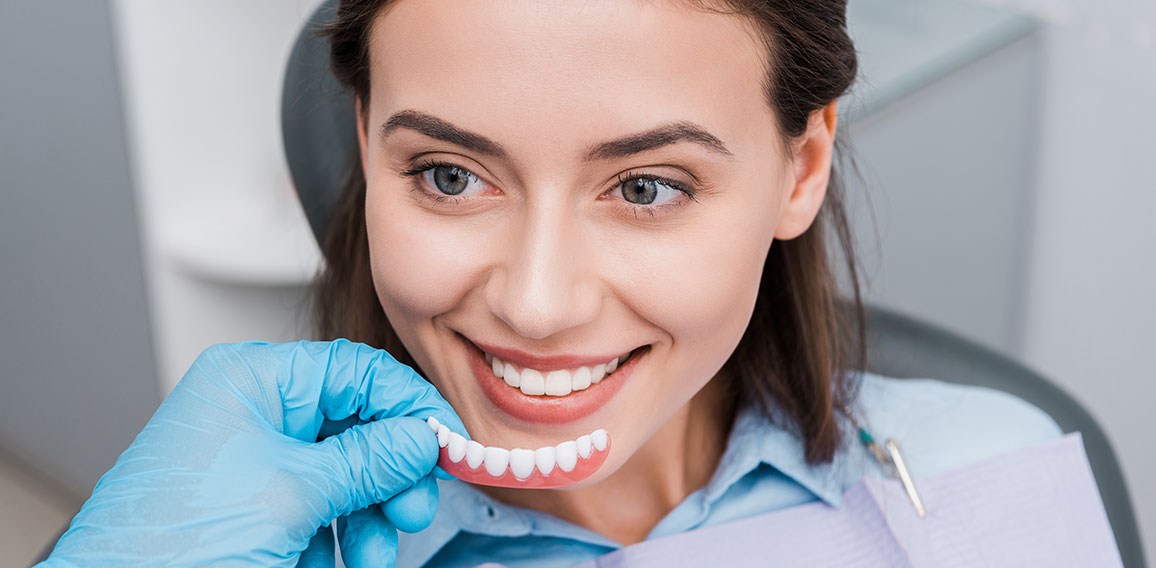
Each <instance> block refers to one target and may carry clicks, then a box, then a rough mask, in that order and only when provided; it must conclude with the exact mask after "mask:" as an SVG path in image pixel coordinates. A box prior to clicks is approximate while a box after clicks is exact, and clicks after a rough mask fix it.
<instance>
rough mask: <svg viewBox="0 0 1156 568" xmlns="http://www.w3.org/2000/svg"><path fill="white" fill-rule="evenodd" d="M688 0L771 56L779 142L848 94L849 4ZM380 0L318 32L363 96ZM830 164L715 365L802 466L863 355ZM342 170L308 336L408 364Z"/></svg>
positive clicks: (345, 79) (355, 167)
mask: <svg viewBox="0 0 1156 568" xmlns="http://www.w3.org/2000/svg"><path fill="white" fill-rule="evenodd" d="M694 3H695V4H696V5H698V7H700V8H702V9H708V10H713V11H724V10H725V11H727V12H730V13H736V14H739V15H743V16H746V17H749V18H751V20H752V21H753V22H754V23H756V24H757V25H758V28H759V30H760V31H761V33H762V36H763V40H764V42H765V43H766V46H767V54H768V55H769V57H768V59H767V62H768V72H767V75H766V77H764V79H763V85H764V89H765V90H766V95H767V100H768V103H769V104H770V106H771V108H772V109H773V110H774V112H775V114H776V118H777V119H778V123H779V124H780V128H781V131H780V133H779V134H780V136H781V137H782V138H783V139H784V141H790V140H791V139H793V138H796V137H798V136H800V135H801V134H803V132H804V131H805V130H806V127H807V122H808V119H809V117H810V115H811V113H812V112H814V111H816V110H819V109H821V108H823V107H824V106H826V105H827V104H828V103H830V102H831V101H833V100H835V99H837V98H838V97H839V96H841V95H842V94H843V93H845V92H846V91H847V89H848V88H849V87H850V86H851V84H852V82H853V81H854V79H855V74H856V68H857V59H856V54H855V48H854V46H853V45H852V43H851V39H850V37H849V36H848V34H847V28H846V0H808V1H803V0H777V1H767V0H717V1H715V2H709V1H702V0H699V1H696V2H694ZM388 4H389V0H342V1H341V3H340V5H339V6H338V8H337V18H336V21H335V22H334V23H332V24H331V25H330V26H329V27H327V28H326V30H325V33H326V35H327V36H328V37H329V41H330V49H331V51H330V58H331V67H332V71H333V73H334V75H335V76H336V77H337V79H338V80H339V81H341V83H342V84H343V85H345V87H346V88H348V89H350V90H351V91H352V92H353V94H354V95H356V96H358V97H359V98H360V99H361V100H362V101H367V100H369V33H370V29H371V27H372V26H371V25H372V22H373V20H374V18H375V17H376V15H377V14H378V13H379V11H380V10H381V9H383V8H385V7H386V6H387V5H388ZM362 110H363V112H364V110H365V109H364V107H363V109H362ZM362 120H364V117H362ZM840 146H841V144H840ZM787 147H788V148H789V147H790V146H789V145H787ZM836 170H837V168H834V167H833V168H832V172H831V180H830V184H829V186H828V188H827V195H826V198H825V200H824V203H823V206H822V208H821V209H820V212H819V215H818V216H817V218H816V219H815V221H814V223H813V224H812V225H811V227H810V228H808V229H807V231H805V232H804V233H803V234H802V235H800V236H798V237H797V238H794V239H791V240H789V241H778V242H776V243H775V245H774V246H772V247H771V249H770V253H769V254H768V255H767V259H766V263H765V264H764V267H763V274H762V280H761V282H760V285H759V293H758V298H757V300H756V302H755V307H754V313H753V315H752V317H751V321H750V324H749V325H748V326H747V329H746V332H745V333H744V335H743V338H742V339H741V340H740V342H739V344H738V347H736V349H735V351H734V353H732V354H731V356H730V358H729V359H728V360H727V362H726V364H725V365H724V367H723V376H724V377H726V378H727V379H728V380H730V381H731V382H732V384H731V385H730V387H731V389H730V390H731V392H732V394H733V395H734V396H735V397H736V402H738V403H740V404H753V405H755V406H756V407H757V408H759V409H760V410H761V411H762V412H763V413H764V414H765V415H766V416H767V417H768V418H770V419H771V420H774V421H776V423H778V424H780V425H781V426H783V427H787V428H789V429H791V430H792V431H794V432H795V433H796V434H797V435H799V436H800V437H801V438H802V440H803V442H804V444H805V447H806V459H807V461H808V462H810V463H819V462H826V461H830V460H831V458H832V456H833V455H834V454H835V452H836V451H837V450H838V449H839V447H840V444H841V443H842V440H843V435H842V434H843V432H842V427H841V424H840V421H839V420H838V417H839V415H844V416H850V415H851V410H850V406H851V404H852V401H853V400H854V397H855V391H856V386H857V383H856V377H857V374H856V373H855V372H854V371H855V370H857V369H861V368H863V365H864V363H865V359H866V352H865V330H864V319H863V305H862V298H861V296H860V290H859V283H858V271H857V262H856V258H855V254H854V250H853V245H852V242H853V241H852V236H851V230H850V226H849V223H848V219H847V212H846V210H845V207H844V203H843V187H842V184H841V182H840V178H839V176H838V172H837V171H836ZM348 172H349V173H348V177H347V179H346V180H345V184H344V187H345V190H344V192H343V195H342V196H341V199H340V202H339V203H338V205H337V208H336V210H335V212H334V215H333V217H332V218H331V219H330V220H329V222H328V224H327V230H326V235H325V238H324V242H323V243H322V252H323V253H324V255H325V259H326V261H327V264H326V268H325V269H324V271H323V272H322V273H321V274H320V275H319V277H318V279H317V281H316V283H315V293H314V310H315V316H316V322H315V323H316V331H317V334H318V336H319V338H321V339H332V338H336V337H346V338H349V339H352V340H355V341H362V342H365V343H368V344H370V345H373V346H376V347H380V348H382V349H385V350H387V351H389V352H390V353H391V354H393V355H394V357H396V358H397V359H398V360H399V361H401V362H403V363H406V364H408V365H410V366H414V367H416V363H415V362H414V361H413V358H412V357H410V355H409V353H408V352H407V351H406V349H405V347H404V346H403V345H402V343H401V340H400V339H399V338H398V336H397V334H396V333H395V332H394V330H393V328H392V327H391V326H390V324H389V321H388V320H387V318H386V316H385V313H384V312H383V310H382V308H381V303H380V300H379V299H378V297H377V293H376V291H375V289H374V285H373V278H372V274H371V273H370V267H369V246H368V238H367V235H366V227H365V191H366V188H365V177H364V173H363V172H362V171H361V167H360V163H359V162H358V159H357V156H356V155H354V156H350V166H349V170H348ZM829 233H830V234H829ZM832 236H833V237H834V238H835V239H836V240H837V242H838V244H839V245H840V247H841V249H842V252H843V258H844V261H845V265H846V270H847V272H846V279H847V288H848V289H849V292H850V297H849V298H848V300H847V301H846V305H844V302H842V301H841V300H840V299H839V294H838V284H837V281H836V274H835V272H834V271H833V270H832V267H831V266H830V263H829V260H828V251H827V244H826V243H827V239H828V238H830V237H832Z"/></svg>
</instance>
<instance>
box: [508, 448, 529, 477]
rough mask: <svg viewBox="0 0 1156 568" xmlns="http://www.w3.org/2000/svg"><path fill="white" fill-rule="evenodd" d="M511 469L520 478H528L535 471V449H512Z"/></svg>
mask: <svg viewBox="0 0 1156 568" xmlns="http://www.w3.org/2000/svg"><path fill="white" fill-rule="evenodd" d="M510 471H511V472H512V473H513V474H514V477H517V478H518V479H526V478H527V477H530V474H532V473H534V451H533V450H524V449H522V448H514V449H512V450H510Z"/></svg>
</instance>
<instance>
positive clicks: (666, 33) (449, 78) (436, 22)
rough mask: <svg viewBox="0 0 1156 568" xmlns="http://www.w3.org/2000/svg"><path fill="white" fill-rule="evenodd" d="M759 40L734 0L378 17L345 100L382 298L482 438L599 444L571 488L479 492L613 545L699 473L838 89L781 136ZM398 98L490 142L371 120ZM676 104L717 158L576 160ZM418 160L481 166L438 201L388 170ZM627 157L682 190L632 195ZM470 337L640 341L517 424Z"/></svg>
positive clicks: (704, 152) (515, 5) (553, 350)
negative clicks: (626, 192) (486, 379)
mask: <svg viewBox="0 0 1156 568" xmlns="http://www.w3.org/2000/svg"><path fill="white" fill-rule="evenodd" d="M763 49H764V48H763V47H762V43H761V42H760V41H759V40H758V39H757V34H756V33H755V31H754V29H753V28H752V26H751V24H750V23H749V22H747V21H746V20H744V19H743V18H741V17H737V16H727V15H719V14H710V13H707V12H704V11H699V10H695V9H692V8H690V7H686V6H683V5H680V4H678V3H676V2H620V1H617V0H614V1H610V0H594V1H589V0H585V1H568V0H559V1H550V2H541V1H540V0H510V1H506V2H483V1H479V0H422V1H420V2H418V1H416V0H401V1H400V2H398V3H397V4H395V5H394V6H392V7H391V8H389V9H388V10H387V11H385V12H383V13H382V14H379V17H378V19H377V20H376V22H375V23H374V26H373V28H372V31H371V40H370V60H371V87H370V91H371V96H370V100H369V101H359V106H360V105H361V104H363V103H365V102H367V103H368V106H367V108H365V109H364V110H366V114H365V116H366V123H365V128H364V129H363V130H362V132H361V151H362V165H363V167H364V169H365V173H366V177H367V183H368V192H367V202H366V223H367V229H368V234H369V242H370V254H371V263H372V269H373V275H374V282H375V286H376V289H377V291H378V296H379V297H380V299H381V304H382V306H383V308H384V310H385V313H386V315H387V316H388V318H389V320H390V322H391V324H392V325H393V326H394V328H395V329H396V331H397V332H398V334H399V336H400V337H401V339H402V341H403V342H404V343H405V345H406V348H407V349H408V350H409V351H410V352H411V353H412V355H413V356H414V358H415V359H416V360H417V361H418V363H419V364H420V365H421V367H422V369H423V370H424V371H425V372H426V373H427V374H428V378H429V380H430V381H431V382H432V383H433V384H434V385H435V386H436V387H437V388H438V390H439V391H440V392H441V393H442V395H443V396H444V397H445V398H446V399H447V400H448V401H449V402H450V404H451V405H452V406H453V407H454V409H455V410H456V411H457V412H458V414H459V415H460V416H461V418H462V420H463V422H464V423H465V425H466V428H467V429H468V430H469V434H470V436H471V437H472V438H473V439H474V440H477V441H479V442H481V443H483V444H486V445H496V446H502V447H507V448H512V447H530V448H533V447H538V446H543V445H549V444H555V443H558V442H560V441H564V440H570V439H574V438H576V437H578V436H580V435H583V434H585V433H588V432H590V431H592V430H594V429H597V428H605V429H606V430H608V431H609V432H610V433H611V435H612V436H613V439H614V446H613V450H612V451H611V452H610V453H609V456H608V458H607V461H606V463H605V465H604V466H603V467H602V468H601V469H600V470H599V472H598V473H596V474H595V475H593V476H592V477H590V478H588V479H587V480H585V481H584V482H582V483H580V484H578V485H576V486H573V487H571V488H567V489H564V490H534V489H503V488H482V489H483V490H485V491H487V492H489V493H491V494H492V495H495V496H497V497H498V498H500V499H502V500H504V501H506V502H509V503H513V504H516V505H520V506H523V507H528V508H532V509H538V510H543V511H547V512H549V513H551V514H553V515H556V516H558V517H561V518H564V519H566V520H569V521H571V522H573V523H576V524H578V525H581V526H584V527H587V528H589V529H591V530H593V531H595V532H598V533H601V534H604V535H606V536H608V537H610V538H612V539H614V540H616V541H618V542H621V543H623V544H629V543H634V542H638V541H640V540H642V539H643V538H645V536H646V534H647V533H648V532H649V531H650V530H651V529H652V528H653V527H654V526H655V525H656V524H657V523H658V521H659V520H661V518H662V517H663V516H664V515H665V514H666V513H668V512H669V511H670V510H671V509H672V508H673V507H674V506H675V505H677V504H678V503H679V502H680V501H682V500H683V499H684V498H685V497H686V496H687V495H689V494H690V493H691V492H693V491H695V490H696V489H698V488H700V487H702V486H703V485H705V484H706V482H707V481H709V479H710V476H711V475H712V474H713V472H714V470H715V468H716V466H717V464H718V460H719V458H720V456H721V454H722V451H723V450H724V444H725V439H726V436H727V429H728V427H729V422H728V419H729V412H728V409H727V408H726V404H725V403H724V400H725V397H724V396H723V392H722V391H723V386H724V385H723V381H722V380H720V379H718V377H717V375H718V373H719V369H720V368H721V367H722V365H723V363H724V362H725V361H726V359H727V358H728V356H729V355H730V354H731V352H732V351H733V350H734V348H735V346H736V345H737V344H738V341H739V339H740V337H741V336H742V334H743V331H744V330H745V328H746V326H747V323H748V321H749V319H750V316H751V313H752V309H753V306H754V300H755V296H756V292H757V290H758V285H759V278H760V273H761V270H762V266H763V262H764V259H765V258H766V255H767V252H768V250H769V247H771V246H772V243H773V241H774V240H775V239H791V238H794V237H796V236H798V235H799V234H801V233H802V232H803V231H805V230H806V229H807V228H808V227H809V226H810V225H811V223H812V222H813V220H814V218H815V215H816V214H817V212H818V209H819V206H820V204H821V203H822V200H823V197H824V194H825V191H826V186H827V180H828V176H829V171H830V165H831V150H832V145H833V139H834V133H835V128H836V113H835V107H834V104H832V105H830V106H828V107H827V108H825V109H823V110H822V111H820V112H816V113H815V114H814V115H813V116H812V117H811V121H810V126H809V128H808V130H807V132H806V133H805V134H804V135H803V136H801V137H800V138H798V139H796V140H794V141H792V142H791V144H790V147H784V145H783V142H782V141H781V139H780V137H779V134H778V130H777V125H776V121H775V116H774V114H773V112H772V110H771V108H770V107H769V106H768V104H767V101H766V98H765V97H764V93H763V89H762V78H763V76H764V74H765V63H764V54H763ZM404 110H413V111H419V112H422V113H426V114H429V115H433V116H436V117H438V118H440V119H442V120H444V121H447V122H449V123H452V124H453V125H455V126H456V127H458V128H460V129H463V130H468V131H470V132H473V133H477V134H480V135H482V136H484V137H486V138H488V139H490V140H492V141H494V142H496V143H497V144H499V145H500V146H501V147H502V148H503V149H504V151H505V154H506V156H505V157H496V156H489V155H485V154H484V153H482V152H478V151H474V150H470V149H467V148H464V147H462V146H458V145H455V144H452V143H449V142H445V141H441V140H436V139H434V138H431V137H428V136H425V135H423V134H420V133H418V132H417V131H415V130H412V129H409V128H395V129H392V130H390V132H389V133H388V134H387V135H385V136H382V135H381V127H382V125H383V124H384V123H386V121H387V120H388V119H389V118H390V117H391V116H393V115H394V114H395V113H398V112H399V111H404ZM679 122H690V123H694V124H696V125H698V126H700V127H702V128H703V129H704V130H706V131H707V132H709V133H711V134H712V135H713V136H714V137H716V138H717V139H718V140H719V141H721V142H722V144H724V145H725V147H726V149H727V150H728V153H722V152H718V151H714V150H711V149H708V148H705V147H704V146H703V145H700V144H696V143H693V142H686V141H683V142H679V143H675V144H671V145H665V146H662V147H659V148H656V149H652V150H648V151H645V152H642V153H639V154H634V155H630V156H623V157H615V158H611V159H595V160H587V159H586V158H585V156H586V154H587V151H588V150H589V149H590V148H591V147H594V146H596V145H598V144H600V143H602V142H605V141H608V140H612V139H618V138H621V137H623V136H627V135H631V134H637V133H640V132H644V131H647V130H649V129H652V128H654V127H656V126H660V125H665V124H671V123H679ZM429 159H434V160H437V161H440V162H445V163H448V164H450V165H453V166H457V167H460V168H464V169H465V170H468V171H469V172H471V173H472V174H474V175H476V176H477V177H476V178H470V181H469V183H470V185H469V187H468V188H467V189H466V191H465V192H464V193H463V194H461V195H459V196H457V197H445V196H444V194H443V193H441V192H439V190H438V188H437V186H436V184H434V185H430V184H428V183H426V181H427V180H428V179H432V175H431V176H416V177H413V176H406V175H403V172H406V171H408V170H412V169H413V168H414V167H415V166H416V165H417V164H419V163H421V162H423V160H429ZM631 175H642V176H655V177H659V178H665V179H667V180H672V181H675V182H679V183H681V184H682V185H683V186H684V187H687V188H690V189H692V190H693V191H694V195H693V199H692V198H690V197H688V196H687V195H685V194H682V193H680V192H678V191H675V190H674V189H672V188H670V187H669V186H660V188H661V189H660V193H659V195H658V198H657V201H664V203H661V204H654V205H649V206H646V205H641V206H640V205H634V204H631V203H630V202H628V201H626V200H625V199H624V198H623V195H622V193H621V184H620V182H619V179H620V177H621V178H625V177H627V176H631ZM439 195H440V196H441V197H440V198H439V197H438V196H439ZM462 337H465V338H469V339H471V340H475V341H479V342H483V343H487V344H492V345H500V346H504V347H509V348H514V349H518V350H521V351H524V352H526V353H530V354H534V355H541V356H549V355H557V354H607V353H610V354H625V353H627V352H629V351H631V350H633V349H635V348H637V347H640V346H644V345H646V346H649V348H650V350H649V352H648V353H646V355H645V356H644V358H643V359H642V360H641V361H640V362H639V365H638V368H637V369H636V370H635V371H634V373H633V375H631V376H630V378H629V380H628V381H626V383H625V384H624V385H623V386H622V388H621V390H620V391H618V393H617V394H616V395H615V396H614V397H613V398H612V399H611V400H610V401H609V402H608V403H606V404H605V405H604V406H602V407H601V408H599V409H598V410H597V411H595V412H594V413H592V414H590V415H588V416H586V417H583V418H581V419H579V420H576V421H572V422H568V423H563V424H533V423H527V422H524V421H520V420H518V419H515V418H514V417H512V416H510V415H508V414H505V413H504V412H502V411H501V410H499V409H498V408H497V407H495V406H494V405H493V404H492V403H491V401H490V400H489V399H488V398H487V397H486V396H484V394H483V393H482V391H481V390H480V387H479V385H478V381H477V379H476V378H475V377H474V375H473V374H472V373H471V371H470V368H469V363H468V360H467V358H466V347H465V345H464V343H463V340H462ZM712 379H713V380H712ZM595 386H597V385H595ZM624 500H625V501H627V502H629V503H630V507H622V506H621V503H622V502H624Z"/></svg>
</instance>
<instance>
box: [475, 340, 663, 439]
mask: <svg viewBox="0 0 1156 568" xmlns="http://www.w3.org/2000/svg"><path fill="white" fill-rule="evenodd" d="M465 343H466V350H467V352H468V357H469V360H470V368H471V369H472V370H473V372H474V377H475V378H476V379H477V380H478V384H479V385H481V387H482V392H484V393H486V397H488V398H489V399H490V402H493V403H494V406H497V407H498V409H499V410H501V411H503V412H505V413H506V414H509V415H510V416H513V417H514V418H517V419H519V420H525V421H526V422H535V423H538V424H565V423H567V422H573V421H575V420H578V419H581V418H583V417H585V416H588V415H590V414H592V413H593V412H594V411H596V410H598V409H599V408H601V407H602V405H604V404H606V403H607V402H609V401H610V399H611V398H613V397H614V395H615V393H617V392H618V389H620V388H622V385H623V384H624V383H625V382H626V379H628V378H630V375H631V373H633V372H634V368H635V367H636V366H638V361H639V359H641V358H642V356H643V355H645V353H644V352H643V353H636V354H635V355H634V356H633V357H630V359H629V360H628V361H626V363H624V364H623V365H622V366H621V367H619V368H618V370H617V371H615V372H613V373H611V374H609V375H607V376H606V378H604V379H602V381H601V382H599V383H596V384H592V385H590V386H589V387H587V388H586V389H584V390H581V391H577V392H572V393H570V394H568V395H566V396H546V395H543V396H531V395H527V394H523V393H522V391H520V390H518V389H516V388H513V387H511V386H510V385H507V384H506V382H505V381H503V380H502V379H499V378H498V377H495V376H494V373H493V371H492V370H491V366H490V364H489V363H486V356H485V353H483V352H482V350H481V349H478V347H477V346H476V345H474V344H473V343H470V342H469V341H468V340H466V342H465Z"/></svg>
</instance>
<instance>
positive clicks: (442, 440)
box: [426, 416, 610, 489]
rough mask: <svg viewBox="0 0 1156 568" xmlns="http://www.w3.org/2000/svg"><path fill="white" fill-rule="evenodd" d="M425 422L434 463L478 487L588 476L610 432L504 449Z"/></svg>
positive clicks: (538, 485)
mask: <svg viewBox="0 0 1156 568" xmlns="http://www.w3.org/2000/svg"><path fill="white" fill-rule="evenodd" d="M426 424H429V427H430V428H431V429H433V431H434V433H435V434H437V438H438V447H439V448H440V449H439V450H438V465H439V466H441V468H442V469H444V470H446V472H447V473H449V474H450V475H452V476H454V477H456V478H458V479H460V480H462V481H465V482H467V483H476V484H479V485H490V486H493V487H518V488H526V489H550V488H557V487H563V486H566V485H570V484H572V483H577V482H579V481H582V480H583V479H586V478H587V477H590V475H592V474H593V473H594V472H596V471H598V468H600V467H602V464H603V463H604V462H605V461H606V456H607V455H608V454H609V453H610V435H609V434H608V433H607V432H606V430H602V429H598V430H595V431H593V432H591V433H590V434H588V435H586V436H581V437H579V438H578V439H577V440H570V441H567V442H562V443H561V444H557V445H555V446H544V447H541V448H538V449H536V450H527V449H523V448H514V449H512V450H507V449H505V448H497V447H491V446H483V445H481V444H479V443H477V442H475V441H473V440H466V438H465V436H462V435H461V434H458V433H457V432H453V431H451V430H450V429H449V428H448V427H447V426H446V425H444V424H441V423H439V422H438V421H437V419H436V418H433V417H432V416H431V417H430V418H429V419H427V420H426Z"/></svg>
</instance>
